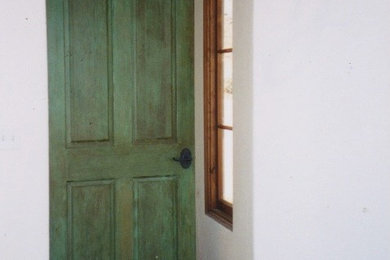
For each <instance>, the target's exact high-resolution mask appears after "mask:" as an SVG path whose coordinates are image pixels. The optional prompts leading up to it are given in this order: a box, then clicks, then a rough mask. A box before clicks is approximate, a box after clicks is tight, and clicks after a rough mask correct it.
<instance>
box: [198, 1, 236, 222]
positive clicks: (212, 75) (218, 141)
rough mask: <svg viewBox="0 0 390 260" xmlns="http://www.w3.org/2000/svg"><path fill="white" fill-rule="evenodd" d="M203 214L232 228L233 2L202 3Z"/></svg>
mask: <svg viewBox="0 0 390 260" xmlns="http://www.w3.org/2000/svg"><path fill="white" fill-rule="evenodd" d="M204 5H205V6H204V76H205V79H204V104H205V106H204V111H205V188H206V194H205V195H206V213H207V214H208V215H210V216H211V217H213V218H215V219H216V220H217V221H219V222H220V223H222V224H223V225H225V226H227V227H229V228H232V220H233V85H232V65H233V46H232V40H233V34H232V33H233V30H232V22H233V6H232V5H233V0H205V1H204Z"/></svg>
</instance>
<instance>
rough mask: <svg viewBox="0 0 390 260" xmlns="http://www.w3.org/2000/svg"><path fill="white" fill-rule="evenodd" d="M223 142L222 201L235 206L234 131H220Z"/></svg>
mask: <svg viewBox="0 0 390 260" xmlns="http://www.w3.org/2000/svg"><path fill="white" fill-rule="evenodd" d="M218 133H219V136H220V138H219V140H220V142H221V145H220V147H221V149H222V151H221V153H220V156H221V158H220V168H221V169H220V170H221V173H222V174H221V175H222V176H221V177H222V199H223V200H225V201H227V202H230V203H232V204H233V131H231V130H226V129H218Z"/></svg>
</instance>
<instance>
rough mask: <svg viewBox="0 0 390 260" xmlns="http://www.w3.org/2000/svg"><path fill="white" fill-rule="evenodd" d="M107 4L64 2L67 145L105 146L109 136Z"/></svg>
mask: <svg viewBox="0 0 390 260" xmlns="http://www.w3.org/2000/svg"><path fill="white" fill-rule="evenodd" d="M111 12H112V10H111V1H110V0H99V1H95V0H66V1H65V12H64V13H65V14H64V18H65V21H64V25H65V26H64V27H65V30H64V31H65V63H66V66H65V69H66V72H65V73H66V75H65V76H66V77H65V80H66V89H67V93H66V116H67V141H68V143H71V144H75V143H76V144H77V143H86V142H108V141H109V140H110V139H111V136H112V133H111V132H112V62H111V56H112V47H111V46H112V44H111V39H112V37H111V31H112V30H111Z"/></svg>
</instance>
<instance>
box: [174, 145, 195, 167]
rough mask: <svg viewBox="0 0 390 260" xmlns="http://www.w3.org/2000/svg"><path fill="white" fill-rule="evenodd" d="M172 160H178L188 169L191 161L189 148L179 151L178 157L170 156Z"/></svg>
mask: <svg viewBox="0 0 390 260" xmlns="http://www.w3.org/2000/svg"><path fill="white" fill-rule="evenodd" d="M172 159H173V160H174V161H176V162H179V163H180V165H181V167H183V168H184V169H188V168H189V167H190V166H191V163H192V154H191V151H190V149H188V148H184V149H183V150H181V152H180V157H179V158H175V157H173V158H172Z"/></svg>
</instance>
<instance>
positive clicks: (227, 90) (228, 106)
mask: <svg viewBox="0 0 390 260" xmlns="http://www.w3.org/2000/svg"><path fill="white" fill-rule="evenodd" d="M218 59H219V69H220V71H221V74H220V76H219V77H220V79H219V86H220V87H219V119H218V123H219V124H222V125H225V126H231V127H233V84H232V83H233V54H232V53H221V54H219V55H218Z"/></svg>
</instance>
